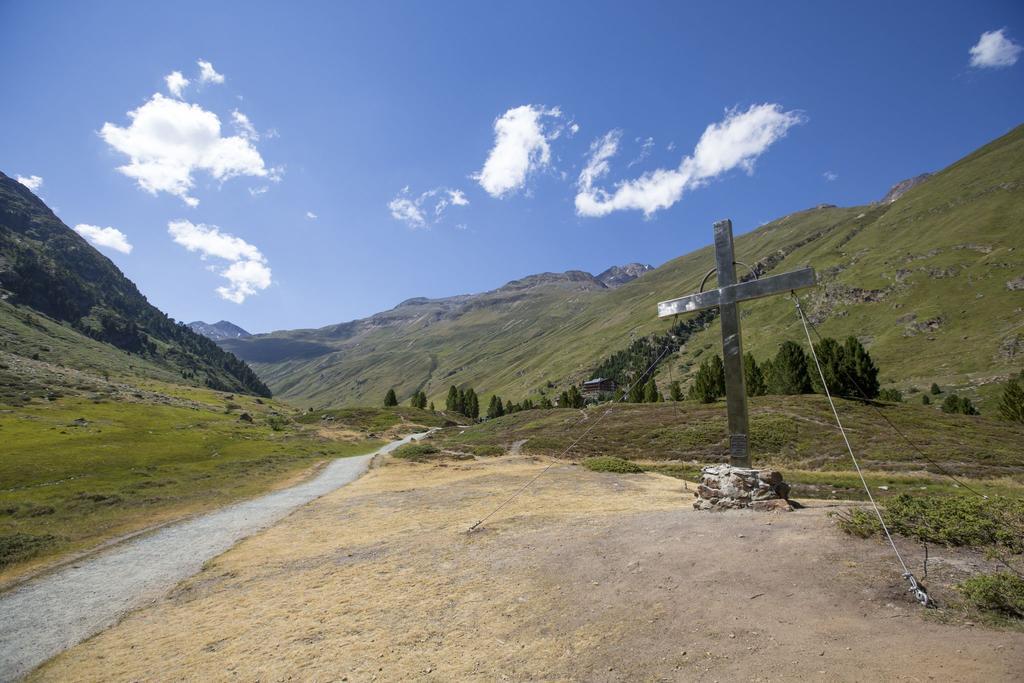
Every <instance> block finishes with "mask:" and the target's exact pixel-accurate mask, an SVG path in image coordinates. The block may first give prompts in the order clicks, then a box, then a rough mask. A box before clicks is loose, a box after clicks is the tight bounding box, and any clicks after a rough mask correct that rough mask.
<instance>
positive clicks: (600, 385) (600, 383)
mask: <svg viewBox="0 0 1024 683" xmlns="http://www.w3.org/2000/svg"><path fill="white" fill-rule="evenodd" d="M615 388H616V387H615V380H613V379H608V378H607V377H595V378H594V379H590V380H587V381H586V382H584V383H583V396H584V397H587V398H597V397H598V396H600V395H601V394H611V393H614V392H615Z"/></svg>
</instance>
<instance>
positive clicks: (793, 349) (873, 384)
mask: <svg viewBox="0 0 1024 683" xmlns="http://www.w3.org/2000/svg"><path fill="white" fill-rule="evenodd" d="M814 350H815V353H817V355H818V362H819V363H820V364H821V369H822V373H823V374H824V375H825V381H826V382H827V384H828V388H829V391H831V392H832V394H833V395H836V396H847V397H854V398H862V397H867V398H877V397H878V395H879V384H878V368H877V367H876V366H875V363H874V361H873V360H872V359H871V355H870V354H869V353H868V352H867V349H865V348H864V346H863V345H862V344H861V343H860V341H858V340H857V338H856V337H849V338H848V339H847V340H846V342H845V343H843V344H840V343H839V342H837V341H836V340H835V339H832V338H825V339H822V340H821V341H820V342H819V343H817V344H815V345H814ZM812 364H813V360H812V359H811V358H809V357H808V354H807V353H806V352H805V351H804V350H803V347H802V346H800V345H799V344H797V343H796V342H792V341H785V342H783V343H782V345H781V346H780V347H779V350H778V352H777V353H776V354H775V357H774V358H772V359H769V360H767V361H765V362H764V363H763V364H760V365H759V364H758V362H757V360H756V359H755V358H754V356H753V354H750V353H746V354H744V355H743V377H744V380H745V381H746V385H747V395H748V396H762V395H764V394H783V395H785V394H810V393H814V392H817V393H824V387H823V386H822V385H821V379H820V378H819V377H818V373H817V371H816V370H815V372H813V373H812V372H811V365H812ZM653 381H654V380H653V379H652V380H651V381H650V382H648V385H652V384H653ZM654 391H655V392H656V391H657V389H656V388H655V390H654ZM669 394H670V397H671V399H672V400H673V401H679V400H681V399H682V397H683V393H682V390H681V389H680V387H679V384H678V382H673V383H672V384H671V385H670V388H669ZM724 395H725V366H724V365H723V363H722V358H721V356H718V355H717V354H716V355H715V356H713V357H711V358H709V359H707V360H705V361H704V362H703V363H701V365H700V367H699V368H698V369H697V374H696V375H695V376H694V378H693V382H692V384H691V385H690V388H689V391H688V392H687V398H689V399H690V400H695V401H701V402H702V403H711V402H713V401H715V400H717V399H719V398H721V397H722V396H724ZM628 400H629V401H630V402H633V403H643V402H648V401H649V400H650V399H648V398H647V392H646V388H645V390H644V392H643V394H642V395H641V393H640V392H636V391H634V392H630V395H629V397H628Z"/></svg>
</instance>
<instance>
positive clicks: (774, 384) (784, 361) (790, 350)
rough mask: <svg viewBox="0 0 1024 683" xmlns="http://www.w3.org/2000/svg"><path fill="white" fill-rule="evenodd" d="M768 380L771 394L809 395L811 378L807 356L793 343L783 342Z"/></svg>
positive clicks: (772, 364)
mask: <svg viewBox="0 0 1024 683" xmlns="http://www.w3.org/2000/svg"><path fill="white" fill-rule="evenodd" d="M771 370H772V372H771V376H770V377H769V378H768V393H769V394H809V393H811V376H810V375H809V374H808V372H807V354H806V353H804V350H803V348H802V347H801V346H800V345H799V344H797V343H796V342H792V341H784V342H782V346H780V347H779V352H778V353H777V354H775V359H774V360H773V361H772V363H771Z"/></svg>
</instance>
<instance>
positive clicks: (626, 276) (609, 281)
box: [597, 263, 654, 289]
mask: <svg viewBox="0 0 1024 683" xmlns="http://www.w3.org/2000/svg"><path fill="white" fill-rule="evenodd" d="M649 270H654V266H649V265H647V264H644V263H627V264H626V265H624V266H612V267H611V268H609V269H608V270H606V271H604V272H603V273H601V274H600V275H598V276H597V279H598V280H600V281H601V282H603V283H604V284H605V285H606V286H607V287H609V288H612V289H614V288H615V287H621V286H622V285H624V284H626V283H627V282H632V281H633V280H635V279H637V278H638V277H640V276H641V275H643V274H644V273H646V272H647V271H649Z"/></svg>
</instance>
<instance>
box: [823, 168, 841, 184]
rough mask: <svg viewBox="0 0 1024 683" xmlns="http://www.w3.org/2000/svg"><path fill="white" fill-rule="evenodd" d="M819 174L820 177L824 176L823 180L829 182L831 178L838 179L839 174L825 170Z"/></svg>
mask: <svg viewBox="0 0 1024 683" xmlns="http://www.w3.org/2000/svg"><path fill="white" fill-rule="evenodd" d="M821 175H822V177H823V178H824V179H825V180H827V181H828V182H830V183H831V182H832V181H833V180H838V179H839V174H838V173H833V172H832V171H825V172H824V173H822V174H821Z"/></svg>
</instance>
